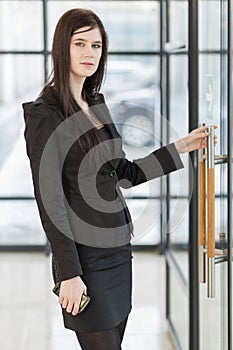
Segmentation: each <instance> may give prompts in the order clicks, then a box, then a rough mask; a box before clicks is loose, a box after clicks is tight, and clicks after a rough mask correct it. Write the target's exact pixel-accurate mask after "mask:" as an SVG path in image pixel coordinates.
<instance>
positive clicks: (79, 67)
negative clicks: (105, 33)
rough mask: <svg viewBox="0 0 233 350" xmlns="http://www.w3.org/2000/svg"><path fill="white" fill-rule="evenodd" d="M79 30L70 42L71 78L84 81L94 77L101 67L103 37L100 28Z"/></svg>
mask: <svg viewBox="0 0 233 350" xmlns="http://www.w3.org/2000/svg"><path fill="white" fill-rule="evenodd" d="M89 28H90V27H83V28H80V29H77V30H76V31H75V32H74V34H73V35H72V37H71V41H70V64H71V67H70V76H71V78H73V79H75V80H80V78H81V79H82V80H83V79H85V78H86V77H90V76H91V75H93V74H94V73H95V72H96V70H97V68H98V65H99V61H100V58H101V54H102V36H101V33H100V30H99V28H94V29H92V30H89V31H86V30H88V29H89Z"/></svg>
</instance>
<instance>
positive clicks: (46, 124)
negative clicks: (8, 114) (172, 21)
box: [23, 9, 208, 350]
mask: <svg viewBox="0 0 233 350" xmlns="http://www.w3.org/2000/svg"><path fill="white" fill-rule="evenodd" d="M52 58H53V67H54V68H53V75H52V77H51V78H50V80H49V81H48V83H47V84H46V85H45V87H44V88H43V90H42V92H41V94H40V96H39V98H38V99H37V100H36V101H35V102H28V103H24V104H23V108H24V118H25V123H26V129H25V139H26V145H27V154H28V156H29V159H30V165H31V170H32V177H33V184H34V193H35V198H36V201H37V204H38V208H39V213H40V217H41V222H42V225H43V228H44V230H45V233H46V235H47V237H48V240H49V242H50V244H51V250H52V267H53V278H54V282H55V283H56V282H61V283H60V292H59V299H58V300H59V303H60V304H61V307H62V313H63V319H64V326H65V327H66V328H69V329H72V330H74V331H75V333H76V335H77V338H78V340H79V343H80V345H81V347H82V349H85V350H89V349H92V350H93V349H95V350H98V349H102V350H103V349H108V350H109V349H111V350H114V349H121V342H122V339H123V334H124V330H125V326H126V322H127V317H128V314H129V312H130V310H131V289H132V283H131V281H132V276H131V275H132V273H131V258H132V255H131V245H130V238H131V234H133V226H132V223H131V217H130V214H129V211H128V208H127V206H126V204H125V201H124V198H123V196H122V193H121V190H120V186H121V187H125V188H127V187H131V186H136V185H138V184H140V183H143V182H145V181H148V180H150V179H153V178H156V177H159V176H162V175H163V174H168V173H170V172H172V171H174V170H177V169H180V168H182V167H183V164H182V162H181V160H180V157H179V153H184V152H190V151H192V150H196V149H199V148H203V147H206V136H207V135H208V133H207V132H206V128H205V127H204V128H200V129H196V130H194V131H193V132H192V133H190V134H188V135H187V136H186V137H184V138H183V139H180V140H178V141H177V142H175V143H173V144H170V145H168V146H166V147H162V148H161V149H159V150H157V151H154V152H152V153H151V154H149V155H148V156H147V157H144V158H141V159H137V160H135V161H133V162H130V161H128V160H127V159H126V158H125V154H124V152H123V150H122V143H121V137H120V135H119V134H118V132H117V130H116V128H115V125H114V123H113V121H112V119H111V116H110V114H109V111H108V109H107V106H106V104H105V101H104V97H103V95H102V94H101V93H99V91H100V87H101V83H102V80H103V76H104V70H105V65H106V59H107V35H106V32H105V29H104V27H103V24H102V22H101V21H100V19H99V18H98V17H97V16H96V15H95V14H94V13H93V12H92V11H90V10H85V9H73V10H70V11H68V12H66V13H65V14H64V15H63V16H62V17H61V18H60V20H59V22H58V24H57V27H56V30H55V34H54V39H53V47H52ZM83 293H88V295H89V296H90V298H91V301H90V303H89V305H88V306H87V307H86V309H85V310H84V311H83V312H82V313H80V314H78V311H79V304H80V300H81V297H82V295H83Z"/></svg>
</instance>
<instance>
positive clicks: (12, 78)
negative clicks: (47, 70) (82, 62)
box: [0, 55, 43, 195]
mask: <svg viewBox="0 0 233 350" xmlns="http://www.w3.org/2000/svg"><path fill="white" fill-rule="evenodd" d="M0 72H1V74H0V75H1V78H2V84H1V85H0V114H1V121H0V125H1V129H0V146H1V147H0V167H1V166H3V163H4V161H5V160H6V156H7V155H8V154H10V158H9V159H8V160H7V163H8V171H9V172H10V173H8V175H7V176H13V177H12V181H13V182H14V186H13V185H12V184H8V185H7V186H6V183H7V177H6V179H5V182H4V185H5V186H6V187H4V191H5V193H6V191H10V192H9V193H11V194H12V195H16V194H19V193H22V192H21V190H19V189H20V188H21V185H20V183H21V180H22V178H21V177H19V174H20V171H21V170H20V169H19V167H17V168H15V166H14V164H21V159H22V157H23V156H22V155H24V154H25V145H23V144H22V142H21V141H19V139H20V137H22V132H23V126H24V121H23V110H22V107H21V104H22V102H25V101H27V100H31V99H35V97H36V96H37V95H38V93H39V91H40V89H41V88H42V84H43V58H42V56H32V55H17V56H14V55H7V56H5V55H4V56H0ZM32 77H33V78H32ZM19 135H20V136H19ZM19 150H20V151H21V152H19ZM23 166H24V165H23V164H22V167H23ZM2 170H3V169H2ZM10 174H11V175H10ZM11 186H12V187H11ZM13 187H14V189H15V190H16V192H14V191H13V193H12V188H13ZM24 194H25V193H24ZM0 195H1V191H0Z"/></svg>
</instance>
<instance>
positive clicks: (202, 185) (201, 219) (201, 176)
mask: <svg viewBox="0 0 233 350" xmlns="http://www.w3.org/2000/svg"><path fill="white" fill-rule="evenodd" d="M204 125H205V124H203V123H200V124H199V128H200V127H202V126H204ZM204 155H205V150H204V149H200V150H199V151H198V238H199V239H198V240H199V281H200V282H201V283H205V282H206V274H205V271H206V264H205V261H206V253H205V248H206V164H205V160H204Z"/></svg>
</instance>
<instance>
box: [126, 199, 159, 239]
mask: <svg viewBox="0 0 233 350" xmlns="http://www.w3.org/2000/svg"><path fill="white" fill-rule="evenodd" d="M126 202H127V205H128V207H129V210H130V213H131V215H132V219H133V223H134V237H133V240H132V243H133V244H134V245H143V244H145V245H157V244H159V243H160V211H161V208H160V201H159V200H153V199H148V200H144V199H140V200H137V199H134V200H132V201H130V200H126Z"/></svg>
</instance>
